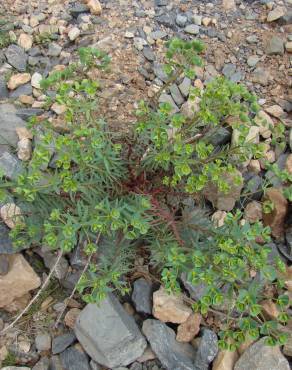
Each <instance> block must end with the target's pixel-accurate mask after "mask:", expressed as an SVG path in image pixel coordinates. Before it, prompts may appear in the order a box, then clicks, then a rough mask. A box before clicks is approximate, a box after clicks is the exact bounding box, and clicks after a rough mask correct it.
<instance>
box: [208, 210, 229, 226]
mask: <svg viewBox="0 0 292 370" xmlns="http://www.w3.org/2000/svg"><path fill="white" fill-rule="evenodd" d="M226 216H227V212H225V211H216V212H215V213H213V215H212V217H211V219H212V221H213V223H214V225H215V227H221V226H223V225H224V221H225V218H226Z"/></svg>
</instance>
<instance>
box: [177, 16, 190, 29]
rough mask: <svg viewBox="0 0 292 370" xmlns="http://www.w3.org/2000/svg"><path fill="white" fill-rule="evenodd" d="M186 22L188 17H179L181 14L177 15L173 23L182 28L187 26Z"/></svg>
mask: <svg viewBox="0 0 292 370" xmlns="http://www.w3.org/2000/svg"><path fill="white" fill-rule="evenodd" d="M187 21H188V17H186V16H185V15H181V14H178V15H177V16H176V19H175V23H176V24H177V25H178V26H180V27H184V26H185V25H186V24H187Z"/></svg>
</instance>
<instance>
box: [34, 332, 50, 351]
mask: <svg viewBox="0 0 292 370" xmlns="http://www.w3.org/2000/svg"><path fill="white" fill-rule="evenodd" d="M51 344H52V339H51V336H50V334H49V333H44V334H38V335H37V336H36V337H35V346H36V349H37V350H38V351H48V350H50V349H51Z"/></svg>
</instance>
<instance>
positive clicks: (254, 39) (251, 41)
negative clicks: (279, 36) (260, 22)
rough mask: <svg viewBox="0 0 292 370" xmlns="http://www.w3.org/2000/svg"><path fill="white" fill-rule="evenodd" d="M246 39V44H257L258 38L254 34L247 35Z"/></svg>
mask: <svg viewBox="0 0 292 370" xmlns="http://www.w3.org/2000/svg"><path fill="white" fill-rule="evenodd" d="M246 41H247V43H248V44H257V43H258V41H259V40H258V37H257V36H256V35H250V36H247V38H246Z"/></svg>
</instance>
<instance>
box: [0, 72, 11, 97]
mask: <svg viewBox="0 0 292 370" xmlns="http://www.w3.org/2000/svg"><path fill="white" fill-rule="evenodd" d="M8 96H9V91H8V89H7V86H6V79H5V76H0V100H3V99H7V98H8Z"/></svg>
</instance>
